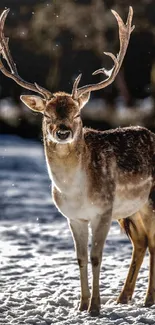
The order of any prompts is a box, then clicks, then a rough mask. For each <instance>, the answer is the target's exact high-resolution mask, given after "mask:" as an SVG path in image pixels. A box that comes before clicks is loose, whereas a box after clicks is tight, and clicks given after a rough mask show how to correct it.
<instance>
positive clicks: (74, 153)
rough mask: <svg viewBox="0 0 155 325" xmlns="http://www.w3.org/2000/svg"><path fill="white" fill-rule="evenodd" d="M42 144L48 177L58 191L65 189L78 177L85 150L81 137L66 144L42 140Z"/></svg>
mask: <svg viewBox="0 0 155 325" xmlns="http://www.w3.org/2000/svg"><path fill="white" fill-rule="evenodd" d="M44 145H45V156H46V161H47V167H48V172H49V175H50V178H51V180H52V182H53V184H54V185H55V186H56V187H57V188H58V189H59V190H60V191H65V190H66V189H67V188H68V186H70V187H71V186H72V184H73V183H74V182H76V180H75V179H76V178H80V177H79V175H80V174H81V170H82V168H81V167H82V160H83V153H84V151H85V143H84V140H83V137H81V138H80V139H78V141H73V142H72V143H67V144H59V143H54V142H52V141H50V142H48V141H47V140H44Z"/></svg>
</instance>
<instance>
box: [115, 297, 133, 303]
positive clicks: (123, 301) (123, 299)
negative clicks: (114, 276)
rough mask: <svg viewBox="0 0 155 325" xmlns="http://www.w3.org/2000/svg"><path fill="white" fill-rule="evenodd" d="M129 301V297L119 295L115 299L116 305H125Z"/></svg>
mask: <svg viewBox="0 0 155 325" xmlns="http://www.w3.org/2000/svg"><path fill="white" fill-rule="evenodd" d="M130 301H131V296H127V295H120V296H119V297H118V299H117V304H123V305H127V304H128V303H129V302H130Z"/></svg>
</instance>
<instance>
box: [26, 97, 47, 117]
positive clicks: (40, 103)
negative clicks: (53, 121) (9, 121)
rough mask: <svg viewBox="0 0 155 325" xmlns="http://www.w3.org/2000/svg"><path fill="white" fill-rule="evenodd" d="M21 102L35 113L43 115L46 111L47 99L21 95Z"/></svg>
mask: <svg viewBox="0 0 155 325" xmlns="http://www.w3.org/2000/svg"><path fill="white" fill-rule="evenodd" d="M20 99H21V101H22V102H23V103H24V104H25V105H26V106H28V107H29V108H30V109H32V110H33V111H35V112H39V113H43V112H44V109H45V102H46V101H45V99H43V98H41V97H39V96H31V95H21V96H20Z"/></svg>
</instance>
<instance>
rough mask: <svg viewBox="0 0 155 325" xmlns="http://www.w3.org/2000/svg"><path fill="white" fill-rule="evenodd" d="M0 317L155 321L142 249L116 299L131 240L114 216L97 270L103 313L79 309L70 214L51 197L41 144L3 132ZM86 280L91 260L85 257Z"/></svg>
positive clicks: (46, 322) (108, 324)
mask: <svg viewBox="0 0 155 325" xmlns="http://www.w3.org/2000/svg"><path fill="white" fill-rule="evenodd" d="M0 185H1V186H0V256H1V258H0V274H1V276H0V288H1V290H0V324H3V325H4V324H8V325H11V324H15V325H24V324H25V325H30V324H31V325H50V324H61V325H65V324H66V325H70V324H76V325H79V324H84V325H95V324H97V325H101V324H102V325H103V324H104V325H127V324H138V325H144V324H155V307H154V306H152V307H150V308H144V307H143V301H144V297H145V293H146V289H147V282H148V256H146V257H145V260H144V263H143V266H142V269H141V271H140V275H139V279H138V282H137V286H136V290H135V295H134V298H133V300H132V303H131V304H129V305H116V302H115V300H116V297H117V296H118V294H119V293H120V290H121V288H122V285H123V283H124V279H125V277H126V274H127V269H128V266H129V263H130V257H131V244H130V243H129V240H128V238H127V237H126V235H125V234H122V233H120V229H119V226H118V225H117V223H113V225H112V227H111V230H110V233H109V235H108V238H107V241H106V246H105V249H104V255H103V263H102V270H101V283H100V288H101V297H102V299H101V301H102V306H101V315H100V317H97V318H91V317H90V316H89V314H88V313H87V312H79V311H78V310H77V305H78V301H79V297H80V283H79V270H78V265H77V262H76V257H75V252H74V246H73V240H72V237H71V234H70V230H69V228H68V225H67V220H66V219H65V218H64V217H63V216H61V215H60V214H59V213H58V212H57V210H56V208H55V207H54V205H53V204H52V200H51V197H50V191H51V189H50V188H51V184H50V181H49V178H48V175H47V170H46V165H45V159H44V153H43V146H42V145H41V144H38V143H35V142H31V141H26V140H21V139H19V138H16V137H2V136H1V137H0ZM89 281H91V266H90V265H89Z"/></svg>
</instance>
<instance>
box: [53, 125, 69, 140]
mask: <svg viewBox="0 0 155 325" xmlns="http://www.w3.org/2000/svg"><path fill="white" fill-rule="evenodd" d="M56 136H57V138H58V139H59V140H67V139H68V138H69V137H71V136H72V131H71V129H70V128H68V127H67V126H66V125H65V124H60V125H59V128H58V129H57V131H56Z"/></svg>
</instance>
